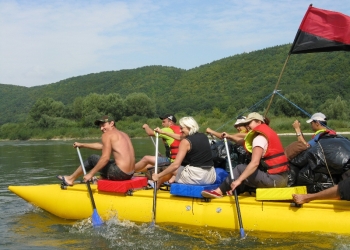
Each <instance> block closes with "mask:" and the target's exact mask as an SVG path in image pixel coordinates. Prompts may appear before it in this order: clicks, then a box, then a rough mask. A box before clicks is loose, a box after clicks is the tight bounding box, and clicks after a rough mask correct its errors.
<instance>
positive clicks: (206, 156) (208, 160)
mask: <svg viewBox="0 0 350 250" xmlns="http://www.w3.org/2000/svg"><path fill="white" fill-rule="evenodd" d="M185 140H188V141H189V143H190V150H189V151H188V152H187V154H186V156H185V159H184V160H183V161H182V165H183V166H186V165H191V166H195V167H212V166H214V162H213V160H212V152H211V148H210V144H209V140H208V137H207V136H206V135H205V134H203V133H195V134H193V135H190V136H188V137H187V138H186V139H185Z"/></svg>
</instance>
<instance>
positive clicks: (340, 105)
mask: <svg viewBox="0 0 350 250" xmlns="http://www.w3.org/2000/svg"><path fill="white" fill-rule="evenodd" d="M320 110H322V111H323V112H324V113H325V114H327V118H328V119H329V118H331V119H339V120H347V119H349V108H348V103H347V101H345V100H343V99H342V98H341V97H340V96H337V98H335V99H327V100H326V102H325V103H324V104H322V105H321V108H320Z"/></svg>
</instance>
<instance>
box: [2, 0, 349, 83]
mask: <svg viewBox="0 0 350 250" xmlns="http://www.w3.org/2000/svg"><path fill="white" fill-rule="evenodd" d="M313 3H314V6H315V7H318V8H323V9H329V10H336V11H340V12H342V13H345V14H349V15H350V3H348V2H346V1H345V2H343V1H340V0H338V1H336V0H334V1H328V0H327V1H326V0H318V1H317V0H315V1H313ZM308 5H309V2H308V1H306V0H300V1H292V0H281V1H272V0H271V1H263V0H260V1H259V0H255V1H238V0H232V1H228V0H222V1H209V0H191V1H184V0H177V1H171V0H168V1H165V0H164V1H156V0H149V1H144V0H135V1H127V0H120V1H107V0H106V1H103V0H100V1H84V0H80V1H68V0H62V1H39V0H32V1H20V0H17V1H15V0H0V83H3V84H13V85H22V86H34V85H42V84H49V83H53V82H57V81H60V80H63V79H66V78H69V77H73V76H77V75H83V74H89V73H95V72H101V71H108V70H120V69H125V68H136V67H141V66H147V65H166V66H175V67H179V68H185V69H189V68H193V67H196V66H200V65H202V64H206V63H210V62H212V61H213V60H218V59H220V58H223V57H228V56H231V55H234V54H238V53H243V52H249V51H253V50H258V49H263V48H266V47H270V46H275V45H280V44H286V43H290V42H292V41H293V39H294V36H295V33H296V31H297V29H298V26H299V24H300V22H301V20H302V17H303V16H304V14H305V12H306V9H307V7H308Z"/></svg>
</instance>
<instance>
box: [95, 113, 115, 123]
mask: <svg viewBox="0 0 350 250" xmlns="http://www.w3.org/2000/svg"><path fill="white" fill-rule="evenodd" d="M111 121H113V118H112V117H110V116H108V115H104V116H102V117H101V118H100V119H98V120H96V121H95V125H96V126H99V125H100V123H106V122H111Z"/></svg>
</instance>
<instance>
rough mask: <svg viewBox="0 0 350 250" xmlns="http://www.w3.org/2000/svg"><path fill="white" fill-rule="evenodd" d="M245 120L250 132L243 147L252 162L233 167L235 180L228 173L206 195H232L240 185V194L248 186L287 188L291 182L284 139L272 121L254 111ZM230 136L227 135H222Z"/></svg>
mask: <svg viewBox="0 0 350 250" xmlns="http://www.w3.org/2000/svg"><path fill="white" fill-rule="evenodd" d="M244 123H246V124H247V126H249V128H250V130H251V131H250V132H249V133H248V134H247V136H246V137H245V139H244V146H245V148H246V150H247V151H249V152H250V153H251V154H252V156H251V161H250V162H249V164H240V165H237V166H236V167H235V168H234V169H233V176H234V178H235V179H234V180H232V179H231V176H230V175H229V176H228V177H227V178H226V180H225V181H224V182H223V183H222V184H221V185H220V187H219V188H217V189H215V190H204V191H202V196H203V197H206V198H221V197H222V196H223V194H226V193H229V194H232V191H234V190H235V189H236V188H238V187H239V190H238V193H242V192H244V190H245V185H246V186H249V187H253V188H268V187H286V186H287V182H288V170H289V167H288V159H287V157H286V156H285V154H284V150H283V146H282V143H281V140H280V139H279V137H278V135H277V134H276V132H275V131H273V130H272V129H271V128H270V127H269V126H268V124H269V120H268V119H267V118H264V117H263V116H262V115H260V114H258V113H256V112H253V113H250V114H249V115H248V117H247V118H246V119H245V121H244ZM223 136H224V137H227V134H226V133H224V134H223Z"/></svg>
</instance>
